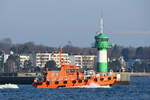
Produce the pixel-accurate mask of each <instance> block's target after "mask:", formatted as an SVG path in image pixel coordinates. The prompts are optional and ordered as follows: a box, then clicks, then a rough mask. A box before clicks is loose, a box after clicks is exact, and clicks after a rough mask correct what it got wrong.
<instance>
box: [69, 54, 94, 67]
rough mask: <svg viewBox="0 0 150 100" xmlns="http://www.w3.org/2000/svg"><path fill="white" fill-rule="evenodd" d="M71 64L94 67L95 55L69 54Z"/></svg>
mask: <svg viewBox="0 0 150 100" xmlns="http://www.w3.org/2000/svg"><path fill="white" fill-rule="evenodd" d="M70 60H71V64H72V65H76V66H78V67H79V68H85V69H86V68H95V67H96V56H95V55H72V56H70Z"/></svg>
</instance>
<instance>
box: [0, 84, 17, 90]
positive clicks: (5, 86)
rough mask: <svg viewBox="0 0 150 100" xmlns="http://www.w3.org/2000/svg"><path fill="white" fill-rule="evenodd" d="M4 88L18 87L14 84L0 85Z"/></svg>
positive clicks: (0, 87)
mask: <svg viewBox="0 0 150 100" xmlns="http://www.w3.org/2000/svg"><path fill="white" fill-rule="evenodd" d="M6 88H19V87H18V85H16V84H4V85H0V89H6Z"/></svg>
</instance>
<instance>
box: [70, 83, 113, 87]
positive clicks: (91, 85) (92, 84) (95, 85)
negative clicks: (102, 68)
mask: <svg viewBox="0 0 150 100" xmlns="http://www.w3.org/2000/svg"><path fill="white" fill-rule="evenodd" d="M71 88H111V86H110V85H105V86H100V85H98V84H96V83H91V84H90V85H83V86H75V87H71Z"/></svg>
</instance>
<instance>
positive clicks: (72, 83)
mask: <svg viewBox="0 0 150 100" xmlns="http://www.w3.org/2000/svg"><path fill="white" fill-rule="evenodd" d="M115 80H116V77H115V76H114V75H110V76H101V77H97V78H96V77H91V78H90V79H88V80H84V79H82V80H68V81H64V80H62V81H45V82H39V83H33V84H32V85H33V86H35V87H36V88H59V87H65V88H69V87H78V86H84V85H90V84H91V83H96V84H97V85H99V86H104V85H112V84H114V83H115Z"/></svg>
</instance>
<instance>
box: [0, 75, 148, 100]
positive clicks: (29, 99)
mask: <svg viewBox="0 0 150 100" xmlns="http://www.w3.org/2000/svg"><path fill="white" fill-rule="evenodd" d="M18 86H19V88H5V89H0V100H150V77H131V81H130V84H129V85H113V86H112V87H111V88H105V87H100V88H96V87H95V88H88V87H87V88H71V89H69V88H67V89H64V88H61V89H37V88H34V87H33V86H32V85H18Z"/></svg>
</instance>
